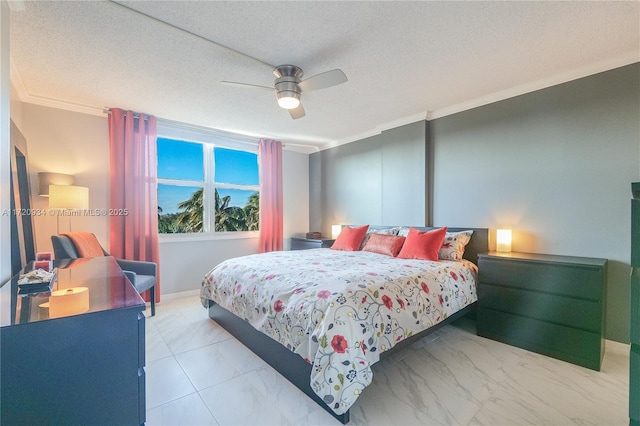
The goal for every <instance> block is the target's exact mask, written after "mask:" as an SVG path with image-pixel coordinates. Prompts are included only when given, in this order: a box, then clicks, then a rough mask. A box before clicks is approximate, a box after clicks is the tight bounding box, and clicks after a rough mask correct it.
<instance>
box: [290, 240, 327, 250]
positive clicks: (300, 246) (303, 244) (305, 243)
mask: <svg viewBox="0 0 640 426" xmlns="http://www.w3.org/2000/svg"><path fill="white" fill-rule="evenodd" d="M334 241H335V240H330V239H325V238H322V239H310V238H292V239H291V250H308V249H315V248H329V247H331V246H332V245H333V242H334Z"/></svg>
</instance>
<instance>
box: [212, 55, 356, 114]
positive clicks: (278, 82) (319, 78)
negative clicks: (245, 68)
mask: <svg viewBox="0 0 640 426" xmlns="http://www.w3.org/2000/svg"><path fill="white" fill-rule="evenodd" d="M273 75H274V76H275V77H276V79H275V81H274V87H267V86H259V85H255V84H246V83H237V82H233V81H222V82H221V83H222V84H224V85H227V86H236V87H244V88H248V89H261V90H274V89H275V91H276V98H277V99H278V105H280V107H282V108H284V109H287V110H289V114H290V115H291V118H293V119H294V120H295V119H297V118H302V117H304V116H305V112H304V107H303V106H302V104H301V103H300V94H301V93H302V92H309V91H311V90H319V89H326V88H327V87H332V86H337V85H338V84H342V83H345V82H346V81H347V76H346V75H345V74H344V72H342V70H340V69H335V70H331V71H326V72H323V73H320V74H316V75H314V76H313V77H309V78H307V79H305V80H302V75H303V72H302V69H301V68H300V67H297V66H295V65H278V66H277V67H275V68H274V69H273Z"/></svg>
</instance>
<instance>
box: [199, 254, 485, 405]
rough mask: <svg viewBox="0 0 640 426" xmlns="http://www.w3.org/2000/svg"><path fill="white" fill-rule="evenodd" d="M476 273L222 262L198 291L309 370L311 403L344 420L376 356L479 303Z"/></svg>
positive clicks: (294, 259) (364, 262)
mask: <svg viewBox="0 0 640 426" xmlns="http://www.w3.org/2000/svg"><path fill="white" fill-rule="evenodd" d="M476 280H477V267H476V266H475V265H474V264H473V263H471V262H468V261H466V260H462V261H439V262H429V261H422V260H407V259H397V258H392V257H389V256H384V255H380V254H376V253H370V252H361V251H358V252H343V251H337V250H330V249H313V250H301V251H281V252H270V253H264V254H258V255H250V256H244V257H241V258H235V259H229V260H227V261H225V262H223V263H221V264H219V265H218V266H216V267H215V268H214V269H213V270H211V271H210V272H208V273H207V275H206V276H205V278H204V280H203V282H202V288H201V291H200V296H201V298H202V299H203V300H202V302H203V305H205V306H208V305H207V302H206V300H207V299H210V300H213V301H214V302H216V303H218V304H219V305H220V306H222V307H224V308H226V309H227V310H229V311H230V312H232V313H234V314H235V315H237V316H239V317H241V318H243V319H245V320H247V321H248V322H250V323H251V324H252V325H253V326H254V327H255V328H256V329H257V330H260V331H261V332H263V333H265V334H267V335H269V336H270V337H272V338H273V339H275V340H277V341H279V342H280V343H282V344H283V345H284V346H286V347H287V348H288V349H290V350H291V351H293V352H295V353H297V354H299V355H300V356H301V357H303V358H304V359H305V360H306V361H307V362H309V363H312V364H313V368H312V373H311V378H310V383H311V387H312V389H313V390H314V392H315V393H316V394H318V395H319V396H320V398H322V399H323V400H324V402H325V403H326V404H327V405H328V406H329V407H331V409H332V410H333V411H334V412H336V414H342V413H344V412H346V411H347V410H348V409H349V407H350V406H351V405H352V404H353V403H354V402H355V400H356V399H357V398H358V396H359V395H360V393H361V392H362V390H363V389H364V388H365V387H366V386H368V385H369V384H370V383H371V379H372V371H371V365H372V364H374V363H375V362H377V361H378V360H379V358H380V353H382V352H384V351H386V350H388V349H390V348H392V347H393V346H394V345H395V344H397V343H398V342H399V341H401V340H403V339H405V338H408V337H410V336H411V335H413V334H415V333H418V332H420V331H422V330H424V329H427V328H429V327H431V326H433V325H435V324H437V323H439V322H440V321H442V320H443V319H445V318H447V317H448V316H449V315H451V314H453V313H455V312H457V311H458V310H460V309H462V308H463V307H465V306H467V305H469V304H471V303H473V302H474V301H476V300H477V296H476Z"/></svg>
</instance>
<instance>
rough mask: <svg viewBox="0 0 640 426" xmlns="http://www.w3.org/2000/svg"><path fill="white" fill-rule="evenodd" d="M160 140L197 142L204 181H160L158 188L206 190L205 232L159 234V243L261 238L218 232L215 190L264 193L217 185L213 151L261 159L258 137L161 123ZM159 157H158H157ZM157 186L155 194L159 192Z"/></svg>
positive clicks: (248, 187) (249, 233)
mask: <svg viewBox="0 0 640 426" xmlns="http://www.w3.org/2000/svg"><path fill="white" fill-rule="evenodd" d="M157 138H158V139H172V140H176V141H178V142H189V143H198V144H201V145H202V149H203V155H204V160H203V166H204V176H203V178H204V181H192V180H181V179H166V178H157V185H161V184H166V185H175V186H192V187H193V186H196V187H203V188H204V200H203V212H202V222H203V228H204V229H203V231H202V232H198V233H175V234H165V233H158V235H159V239H160V242H187V241H202V240H222V239H243V238H258V236H259V231H216V230H215V217H214V212H213V210H214V208H215V206H214V194H215V189H216V188H222V189H241V190H255V191H257V192H258V193H259V192H260V191H261V186H260V183H258V185H238V184H226V183H218V182H214V177H215V161H214V149H215V148H225V149H232V150H239V151H246V152H252V153H255V154H257V155H258V156H259V153H258V144H257V142H256V140H255V138H251V137H248V136H244V135H239V134H234V133H229V132H223V131H218V130H215V131H214V130H211V129H207V128H201V127H199V126H192V125H186V124H181V123H175V122H167V121H165V120H162V122H160V121H159V122H158V131H157ZM156 155H157V154H156ZM259 161H260V159H259V157H258V174H259V173H260V165H259V164H260V163H259ZM157 185H156V191H157Z"/></svg>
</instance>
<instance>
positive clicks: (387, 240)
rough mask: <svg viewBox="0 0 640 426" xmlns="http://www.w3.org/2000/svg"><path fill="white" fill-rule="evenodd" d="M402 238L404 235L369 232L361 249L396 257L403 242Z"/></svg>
mask: <svg viewBox="0 0 640 426" xmlns="http://www.w3.org/2000/svg"><path fill="white" fill-rule="evenodd" d="M404 240H405V238H404V237H398V236H397V235H382V234H371V235H370V236H369V240H368V241H367V243H366V244H365V245H364V247H363V248H362V251H370V252H373V253H379V254H386V255H387V256H391V257H396V256H397V255H398V253H399V252H400V249H401V248H402V244H404Z"/></svg>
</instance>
